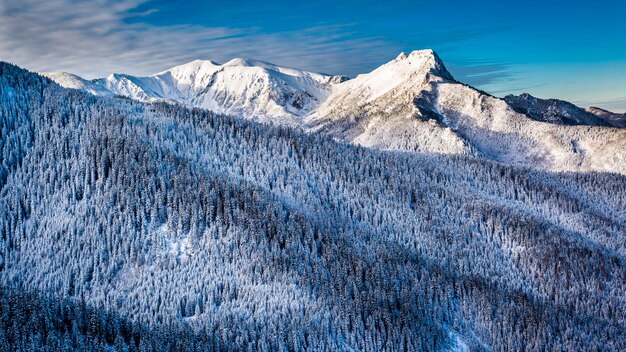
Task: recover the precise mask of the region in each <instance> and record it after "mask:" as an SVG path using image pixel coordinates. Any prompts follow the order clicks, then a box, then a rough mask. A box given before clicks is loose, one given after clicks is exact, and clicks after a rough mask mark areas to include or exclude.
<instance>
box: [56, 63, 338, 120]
mask: <svg viewBox="0 0 626 352" xmlns="http://www.w3.org/2000/svg"><path fill="white" fill-rule="evenodd" d="M49 77H51V78H52V79H54V80H56V81H57V82H58V83H60V84H61V85H62V86H64V87H69V88H74V87H76V86H77V84H75V83H74V81H73V80H68V79H66V78H65V77H62V76H60V74H56V73H55V74H50V75H49ZM59 77H60V78H62V79H60V78H59ZM76 78H77V80H82V79H80V78H78V77H76ZM342 80H343V77H340V76H329V75H324V74H319V73H312V72H307V71H301V70H296V69H291V68H286V67H281V66H277V65H273V64H269V63H266V62H262V61H257V60H248V59H239V58H237V59H233V60H231V61H228V62H227V63H225V64H217V63H215V62H213V61H209V60H196V61H192V62H189V63H187V64H184V65H180V66H176V67H173V68H171V69H169V70H166V71H163V72H160V73H157V74H154V75H152V76H148V77H136V76H131V75H125V74H111V75H109V76H108V77H106V78H102V79H98V80H95V81H94V82H93V84H94V85H97V86H98V87H104V89H106V91H109V92H111V94H118V95H123V96H126V97H129V98H132V99H136V100H139V101H143V102H154V101H160V100H165V101H175V102H178V103H182V104H186V105H190V106H194V107H199V108H205V109H209V110H212V111H215V112H219V113H225V114H230V115H237V116H242V117H245V118H251V119H255V120H259V121H264V122H268V121H277V122H281V123H287V124H292V123H294V122H296V121H297V118H299V117H302V116H304V115H306V114H308V113H309V112H310V111H311V110H312V109H314V108H315V107H317V105H319V103H320V102H321V101H323V100H325V99H326V97H327V96H328V95H329V94H330V90H331V88H332V86H333V84H336V83H339V82H341V81H342ZM82 81H84V80H82ZM82 81H81V82H82ZM85 86H87V85H86V84H85ZM85 90H88V89H85Z"/></svg>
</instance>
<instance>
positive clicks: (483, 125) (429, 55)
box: [306, 50, 626, 174]
mask: <svg viewBox="0 0 626 352" xmlns="http://www.w3.org/2000/svg"><path fill="white" fill-rule="evenodd" d="M306 122H307V124H308V127H309V128H310V129H311V130H313V131H320V132H324V133H329V134H332V135H334V136H336V137H337V138H339V139H341V140H344V141H347V142H351V143H357V144H361V145H364V146H369V147H376V148H382V149H395V150H410V151H413V150H414V151H422V152H435V153H445V154H463V155H475V156H480V157H483V158H486V159H490V160H496V161H500V162H504V163H509V164H521V165H528V166H533V167H539V168H542V169H547V170H553V171H575V170H576V171H609V172H617V173H622V174H625V173H626V130H623V129H616V128H608V127H595V126H569V125H567V126H561V125H557V124H553V123H546V122H541V121H535V120H533V119H531V118H529V116H528V115H526V114H522V113H519V112H517V111H515V109H513V108H512V107H511V106H510V105H509V104H507V102H506V101H504V100H502V99H499V98H496V97H493V96H490V95H488V94H486V93H484V92H481V91H479V90H477V89H474V88H472V87H470V86H467V85H465V84H462V83H459V82H457V81H455V80H454V78H453V77H452V75H451V74H450V73H449V72H448V71H447V70H446V69H445V67H444V65H443V63H442V62H441V60H440V59H439V57H438V56H437V55H436V54H435V53H434V52H433V51H431V50H421V51H415V52H412V53H411V54H410V55H408V56H406V55H404V54H401V55H400V56H398V58H396V59H395V60H393V61H391V62H389V63H387V64H385V65H383V66H381V67H379V68H377V69H375V70H374V71H372V72H370V73H368V74H364V75H360V76H358V77H357V78H355V79H353V80H350V81H347V82H345V83H342V84H340V85H338V86H337V87H335V89H334V93H333V95H332V96H331V97H329V98H328V100H326V102H325V103H324V104H322V105H321V106H320V108H319V109H318V110H316V111H315V112H314V113H313V114H312V115H311V116H310V117H309V118H308V119H307V121H306Z"/></svg>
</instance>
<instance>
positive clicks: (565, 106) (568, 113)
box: [504, 93, 620, 127]
mask: <svg viewBox="0 0 626 352" xmlns="http://www.w3.org/2000/svg"><path fill="white" fill-rule="evenodd" d="M504 100H505V101H506V102H507V103H508V104H509V105H510V106H511V107H512V108H513V109H515V111H517V112H519V113H522V114H526V115H527V116H529V117H531V118H532V119H534V120H537V121H543V122H549V123H553V124H557V125H589V126H612V127H620V126H614V124H613V123H612V122H611V121H610V120H606V119H604V118H603V117H602V116H600V115H597V114H595V113H594V112H593V111H592V110H585V109H583V108H579V107H578V106H576V105H574V104H572V103H568V102H566V101H563V100H558V99H540V98H535V97H533V96H532V95H530V94H528V93H524V94H521V95H507V96H506V97H504ZM607 113H609V112H607ZM609 114H610V113H609Z"/></svg>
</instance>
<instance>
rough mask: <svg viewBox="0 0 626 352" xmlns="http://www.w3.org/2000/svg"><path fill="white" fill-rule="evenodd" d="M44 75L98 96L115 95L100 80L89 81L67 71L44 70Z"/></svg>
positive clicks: (65, 85) (63, 85) (64, 85)
mask: <svg viewBox="0 0 626 352" xmlns="http://www.w3.org/2000/svg"><path fill="white" fill-rule="evenodd" d="M42 75H43V76H46V77H48V78H50V79H51V80H53V81H55V82H56V83H58V84H59V85H61V86H62V87H65V88H71V89H80V90H83V91H86V92H88V93H91V94H93V95H97V96H111V95H114V94H113V92H111V91H110V90H108V89H107V88H106V87H105V86H104V85H103V84H102V82H100V81H99V80H95V81H88V80H86V79H84V78H81V77H79V76H77V75H74V74H71V73H67V72H43V73H42Z"/></svg>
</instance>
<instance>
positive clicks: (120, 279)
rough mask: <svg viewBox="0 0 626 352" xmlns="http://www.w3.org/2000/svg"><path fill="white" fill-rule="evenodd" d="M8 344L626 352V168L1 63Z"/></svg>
mask: <svg viewBox="0 0 626 352" xmlns="http://www.w3.org/2000/svg"><path fill="white" fill-rule="evenodd" d="M0 133H1V137H2V138H1V141H0V165H1V166H0V284H1V286H2V289H1V291H0V298H1V299H2V302H0V307H2V309H1V311H0V324H1V325H0V349H1V350H38V349H48V350H59V349H61V348H67V349H83V350H94V349H96V350H98V349H107V348H110V349H114V350H132V351H135V350H159V349H161V350H190V351H191V350H216V351H217V350H219V351H224V350H245V351H300V350H314V351H343V350H345V351H447V350H464V349H467V348H469V349H470V350H493V351H519V350H528V351H537V350H544V351H548V350H588V351H593V350H598V351H600V350H601V351H623V350H626V258H625V256H626V177H625V176H622V175H617V174H609V173H549V172H542V171H537V170H534V169H530V168H521V167H513V166H506V165H502V164H499V163H495V162H490V161H485V160H482V159H478V158H471V157H463V156H450V155H437V154H425V153H424V154H420V153H405V152H384V151H377V150H372V149H366V148H362V147H359V146H354V145H348V144H342V143H338V142H335V141H333V140H332V139H330V138H329V137H325V136H322V135H316V134H312V135H307V134H304V133H302V132H299V131H297V130H294V129H290V128H287V127H271V126H266V125H260V124H256V123H254V122H250V121H246V120H243V119H238V118H235V117H228V116H222V115H216V114H214V113H211V112H208V111H205V110H199V109H188V108H185V107H182V106H176V105H171V104H164V103H161V104H154V105H149V104H143V103H138V102H134V101H131V100H128V99H124V98H106V97H102V98H100V97H95V96H92V95H89V94H87V93H84V92H80V91H77V90H68V89H64V88H61V87H59V86H58V85H56V84H54V83H52V82H51V81H50V80H48V79H47V78H43V77H41V76H38V75H36V74H32V73H29V72H27V71H25V70H22V69H20V68H18V67H15V66H12V65H9V64H5V63H0Z"/></svg>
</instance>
